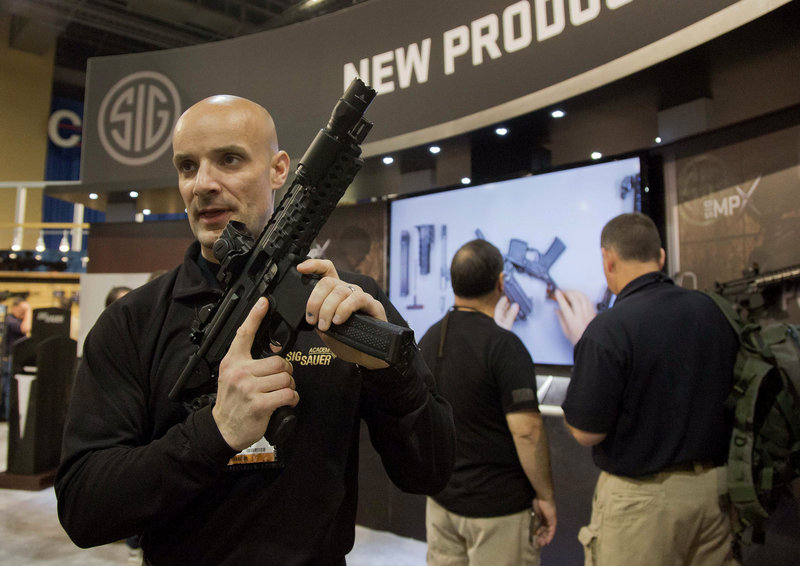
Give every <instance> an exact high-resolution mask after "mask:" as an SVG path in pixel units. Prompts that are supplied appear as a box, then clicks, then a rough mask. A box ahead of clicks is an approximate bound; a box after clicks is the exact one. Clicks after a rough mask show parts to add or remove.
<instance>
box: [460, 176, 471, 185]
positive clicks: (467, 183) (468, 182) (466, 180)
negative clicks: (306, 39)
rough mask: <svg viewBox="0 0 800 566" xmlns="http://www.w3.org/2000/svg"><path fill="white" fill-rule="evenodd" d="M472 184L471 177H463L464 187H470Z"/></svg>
mask: <svg viewBox="0 0 800 566" xmlns="http://www.w3.org/2000/svg"><path fill="white" fill-rule="evenodd" d="M471 182H472V179H470V178H469V177H461V184H462V185H469V184H470V183H471Z"/></svg>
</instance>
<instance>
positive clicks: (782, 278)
mask: <svg viewBox="0 0 800 566" xmlns="http://www.w3.org/2000/svg"><path fill="white" fill-rule="evenodd" d="M796 280H800V265H792V266H790V267H785V268H783V269H776V270H774V271H767V272H765V273H761V274H758V275H753V276H752V277H742V278H740V279H733V280H731V281H726V282H724V283H716V284H715V287H716V291H717V292H718V293H719V294H720V295H722V296H724V297H729V296H732V295H738V294H742V293H746V294H754V293H758V292H759V291H761V290H762V289H763V288H765V287H769V286H772V285H777V284H779V283H785V282H788V281H796Z"/></svg>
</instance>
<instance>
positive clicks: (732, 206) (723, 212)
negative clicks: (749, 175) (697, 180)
mask: <svg viewBox="0 0 800 566" xmlns="http://www.w3.org/2000/svg"><path fill="white" fill-rule="evenodd" d="M760 181H761V176H760V175H759V176H758V177H757V178H756V180H755V181H753V184H752V185H750V188H749V189H748V190H746V191H745V190H744V189H742V188H741V187H740V186H739V185H736V186H735V187H734V190H735V192H734V194H731V195H727V196H724V197H718V198H710V199H706V200H704V201H703V216H704V217H705V218H706V219H707V220H711V219H714V218H719V217H720V216H734V215H736V214H741V213H742V212H743V211H744V209H745V207H747V205H748V202H749V200H750V197H751V196H753V193H754V192H755V190H756V187H758V183H759V182H760ZM749 204H750V207H751V208H752V210H753V211H754V212H755V213H756V214H759V212H758V209H757V208H756V207H755V206H754V205H753V203H749Z"/></svg>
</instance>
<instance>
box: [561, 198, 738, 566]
mask: <svg viewBox="0 0 800 566" xmlns="http://www.w3.org/2000/svg"><path fill="white" fill-rule="evenodd" d="M600 246H601V253H602V256H603V271H604V273H605V277H606V281H607V282H608V288H609V289H610V290H611V291H612V292H613V293H614V294H616V295H617V298H616V301H615V303H614V305H613V307H612V308H610V309H609V310H607V311H605V312H603V313H600V314H599V315H597V317H595V318H594V319H593V320H592V321H591V322H590V323H589V325H588V326H587V327H586V330H585V331H584V332H583V334H582V336H581V338H580V340H579V341H578V343H577V344H576V346H575V365H574V367H573V370H572V378H571V379H570V384H569V388H568V390H567V396H566V399H565V401H564V403H563V405H562V407H563V409H564V415H565V418H566V422H567V426H568V428H569V430H570V432H571V433H572V435H573V436H574V437H575V439H576V440H577V441H578V442H579V443H580V444H582V445H584V446H592V455H593V458H594V462H595V464H596V465H597V466H598V467H599V468H600V469H601V470H602V471H601V473H600V477H599V478H598V481H597V486H596V488H595V495H594V500H593V506H592V517H591V521H590V523H589V525H588V526H586V527H583V528H582V529H581V531H580V533H579V534H578V538H579V539H580V541H581V543H582V544H583V545H584V550H585V554H586V564H593V565H598V566H604V565H611V564H643V563H647V564H648V565H654V566H661V565H664V566H666V565H668V564H669V565H671V566H672V565H676V564H685V565H697V566H700V565H706V564H715V565H721V564H725V565H729V564H736V561H735V559H734V558H733V553H732V536H731V528H730V522H729V519H728V515H727V512H726V509H724V508H723V507H722V506H721V504H720V499H719V496H720V495H723V494H724V493H726V470H725V462H726V459H727V454H728V443H729V440H730V435H731V426H732V415H731V413H730V412H729V411H728V410H727V409H726V408H725V406H724V403H725V399H726V398H727V397H728V394H729V393H730V390H731V385H732V377H733V364H734V360H735V358H736V351H737V345H738V342H737V338H736V335H735V334H734V332H733V331H732V330H731V328H730V325H729V324H728V321H727V320H726V319H725V317H724V315H723V314H722V312H721V311H720V310H719V309H718V308H717V306H716V305H715V304H714V302H713V301H712V299H711V298H710V297H708V296H706V295H704V294H702V293H699V292H697V291H690V290H688V289H683V288H681V287H678V286H676V285H674V284H673V282H672V280H670V279H669V278H668V277H667V276H666V275H665V274H664V273H663V272H662V271H661V269H662V268H663V266H664V257H665V253H664V250H663V249H662V247H661V239H660V237H659V234H658V230H657V228H656V226H655V224H654V223H653V221H652V220H651V219H650V218H648V217H647V216H645V215H643V214H640V213H633V214H623V215H620V216H617V217H616V218H613V219H612V220H611V221H609V222H608V224H606V226H605V228H604V229H603V232H602V235H601V238H600ZM561 308H562V309H564V308H568V305H566V304H565V303H564V304H561Z"/></svg>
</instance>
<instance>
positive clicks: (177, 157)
mask: <svg viewBox="0 0 800 566" xmlns="http://www.w3.org/2000/svg"><path fill="white" fill-rule="evenodd" d="M187 157H189V154H188V153H176V154H175V155H173V156H172V162H173V163H179V162H181V161H183V160H184V159H186V158H187Z"/></svg>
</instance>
